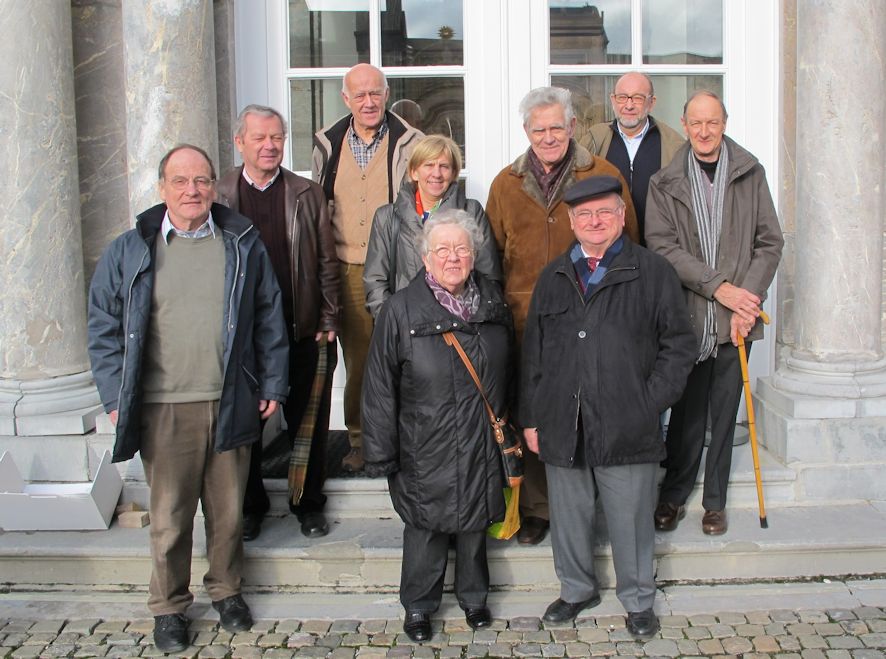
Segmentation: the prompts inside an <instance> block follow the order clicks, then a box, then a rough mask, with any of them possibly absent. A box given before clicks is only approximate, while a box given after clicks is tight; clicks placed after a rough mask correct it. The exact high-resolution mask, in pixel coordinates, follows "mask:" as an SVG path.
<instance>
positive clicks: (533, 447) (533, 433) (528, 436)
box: [523, 428, 538, 453]
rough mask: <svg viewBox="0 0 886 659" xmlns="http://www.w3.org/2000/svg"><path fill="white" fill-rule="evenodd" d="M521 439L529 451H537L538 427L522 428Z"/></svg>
mask: <svg viewBox="0 0 886 659" xmlns="http://www.w3.org/2000/svg"><path fill="white" fill-rule="evenodd" d="M523 439H525V440H526V447H527V448H528V449H529V450H530V451H532V452H533V453H538V428H523Z"/></svg>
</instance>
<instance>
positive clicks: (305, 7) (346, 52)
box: [289, 0, 369, 68]
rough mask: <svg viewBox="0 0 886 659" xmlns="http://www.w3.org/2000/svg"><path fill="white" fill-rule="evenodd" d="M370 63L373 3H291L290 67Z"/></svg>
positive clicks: (314, 0)
mask: <svg viewBox="0 0 886 659" xmlns="http://www.w3.org/2000/svg"><path fill="white" fill-rule="evenodd" d="M368 61H369V0H289V66H290V68H317V67H328V66H353V65H354V64H358V63H359V62H368Z"/></svg>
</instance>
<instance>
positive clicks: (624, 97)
mask: <svg viewBox="0 0 886 659" xmlns="http://www.w3.org/2000/svg"><path fill="white" fill-rule="evenodd" d="M611 96H612V98H614V99H615V102H616V103H618V104H619V105H624V104H625V103H627V102H628V99H630V100H632V101H633V102H634V105H640V104H642V103H645V102H646V100H647V99H649V98H651V97H652V94H611Z"/></svg>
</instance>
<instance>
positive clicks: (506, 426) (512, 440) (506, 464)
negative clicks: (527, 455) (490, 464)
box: [443, 332, 523, 488]
mask: <svg viewBox="0 0 886 659" xmlns="http://www.w3.org/2000/svg"><path fill="white" fill-rule="evenodd" d="M443 340H444V341H446V344H447V345H450V346H452V347H453V348H455V351H456V352H457V353H458V356H459V357H461V360H462V362H464V365H465V368H466V369H468V373H470V374H471V378H472V379H473V380H474V384H475V385H477V391H479V392H480V397H481V398H483V404H484V405H485V407H486V414H487V415H488V416H489V422H490V423H491V424H492V433H493V435H492V436H493V438H494V439H495V443H496V444H497V445H498V448H499V451H500V452H501V460H502V466H503V468H504V475H505V480H506V481H507V485H508V486H509V487H512V488H515V487H519V486H520V483H522V482H523V443H522V442H521V441H520V433H519V431H518V430H517V429H516V428H515V427H514V426H513V424H511V423H510V422H509V421H508V420H507V414H505V416H504V417H499V416H497V415H496V414H495V412H494V411H493V410H492V405H490V404H489V400H488V399H487V398H486V392H485V391H484V389H483V385H482V384H481V383H480V378H479V377H478V376H477V371H475V370H474V365H473V364H472V363H471V360H470V359H469V358H468V356H467V354H466V353H465V351H464V349H463V348H462V347H461V344H460V343H459V342H458V339H457V338H456V337H455V334H453V333H452V332H443Z"/></svg>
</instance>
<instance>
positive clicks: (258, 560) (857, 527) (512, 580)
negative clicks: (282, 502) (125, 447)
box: [0, 502, 886, 593]
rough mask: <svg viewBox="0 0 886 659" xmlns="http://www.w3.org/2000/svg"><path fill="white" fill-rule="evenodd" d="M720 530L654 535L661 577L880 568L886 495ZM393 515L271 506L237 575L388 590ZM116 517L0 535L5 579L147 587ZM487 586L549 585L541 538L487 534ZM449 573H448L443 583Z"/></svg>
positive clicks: (395, 575) (397, 550)
mask: <svg viewBox="0 0 886 659" xmlns="http://www.w3.org/2000/svg"><path fill="white" fill-rule="evenodd" d="M729 515H730V528H729V532H728V533H727V534H726V535H723V536H720V537H709V536H705V535H704V534H703V533H702V532H701V525H700V515H699V514H697V513H696V512H693V513H691V514H689V515H687V517H686V519H685V520H684V521H683V522H682V523H681V524H680V526H679V528H678V529H677V530H676V531H673V532H671V533H659V534H657V536H656V569H657V575H658V579H659V581H660V582H662V583H698V584H705V583H714V582H716V583H719V582H744V581H753V580H769V579H772V580H783V579H809V578H821V577H836V576H840V575H846V574H853V575H872V574H883V573H884V572H886V504H883V503H882V502H881V503H879V504H871V503H857V504H845V505H832V506H783V507H777V508H773V509H771V510H770V511H769V512H768V517H767V520H768V523H769V526H768V528H766V529H763V528H761V527H760V520H759V516H758V514H757V511H756V509H751V508H736V509H731V508H730V510H729ZM402 529H403V526H402V523H401V522H400V521H399V520H398V519H373V518H371V517H370V516H365V517H362V518H359V517H342V518H331V525H330V533H329V535H328V536H326V537H325V538H322V539H319V540H309V539H307V538H305V537H303V536H302V535H301V533H300V532H299V528H298V522H297V520H296V519H295V518H294V517H293V516H292V515H285V516H269V517H268V518H267V519H266V520H265V524H264V527H263V531H262V534H261V536H260V537H259V538H258V539H257V540H255V541H253V542H250V543H247V545H246V570H245V581H246V583H247V584H248V586H249V588H250V589H253V590H260V591H284V590H285V591H303V592H318V593H319V592H352V593H360V592H363V593H367V592H394V591H396V590H397V587H398V583H399V578H400V561H401V539H402ZM149 530H150V527H148V528H144V529H126V528H121V527H119V526H118V525H117V524H116V523H114V524H113V525H112V526H111V528H110V529H109V530H107V531H91V532H31V533H20V532H7V533H2V534H0V574H3V581H4V582H6V583H11V584H37V585H43V586H54V587H57V586H59V585H64V584H71V585H74V586H75V587H77V588H89V587H95V588H107V587H114V588H124V589H125V588H144V586H145V584H147V581H148V576H149V572H150V557H149V553H148V533H149ZM598 538H599V540H598V544H597V546H595V547H594V561H595V563H596V567H597V574H598V576H599V579H600V583H601V586H602V587H604V588H609V587H612V585H613V571H612V557H611V551H610V548H609V545H608V543H607V541H606V531H605V523H601V528H600V531H599V533H598ZM489 565H490V573H491V579H492V584H493V587H494V588H495V589H498V590H505V591H534V590H554V589H556V585H557V578H556V575H555V572H554V566H553V560H552V554H551V545H550V539H549V538H547V539H545V541H544V542H542V543H541V544H539V545H537V546H533V547H524V546H521V545H519V544H518V543H517V542H516V541H515V540H511V541H496V540H492V539H490V540H489ZM206 568H207V565H206V560H205V538H204V535H203V530H202V525H201V524H197V525H196V530H195V549H194V560H193V564H192V571H193V578H192V583H194V584H198V583H200V581H201V578H202V574H203V572H204V571H205V570H206ZM451 580H452V575H451V565H450V573H449V574H448V575H447V582H448V583H451Z"/></svg>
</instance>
